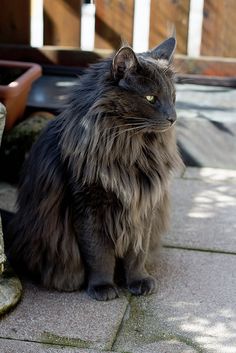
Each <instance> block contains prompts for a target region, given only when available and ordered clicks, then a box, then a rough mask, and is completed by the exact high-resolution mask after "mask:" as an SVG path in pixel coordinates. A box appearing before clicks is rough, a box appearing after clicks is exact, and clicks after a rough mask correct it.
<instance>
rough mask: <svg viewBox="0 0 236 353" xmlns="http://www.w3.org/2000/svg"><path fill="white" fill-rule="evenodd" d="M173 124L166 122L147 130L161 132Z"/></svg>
mask: <svg viewBox="0 0 236 353" xmlns="http://www.w3.org/2000/svg"><path fill="white" fill-rule="evenodd" d="M173 125H174V124H168V125H164V126H153V127H152V128H151V129H148V132H157V133H162V132H166V131H168V130H170V129H171V128H172V127H173Z"/></svg>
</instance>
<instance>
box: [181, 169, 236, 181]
mask: <svg viewBox="0 0 236 353" xmlns="http://www.w3.org/2000/svg"><path fill="white" fill-rule="evenodd" d="M235 167H236V166H235ZM183 178H184V179H203V180H206V181H221V182H222V181H224V182H225V183H228V182H232V183H236V170H231V169H220V168H196V167H188V168H186V169H185V172H184V174H183Z"/></svg>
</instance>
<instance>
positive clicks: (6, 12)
mask: <svg viewBox="0 0 236 353" xmlns="http://www.w3.org/2000/svg"><path fill="white" fill-rule="evenodd" d="M0 8H1V9H0V43H8V44H29V43H30V0H24V1H20V2H19V0H10V1H9V0H1V1H0Z"/></svg>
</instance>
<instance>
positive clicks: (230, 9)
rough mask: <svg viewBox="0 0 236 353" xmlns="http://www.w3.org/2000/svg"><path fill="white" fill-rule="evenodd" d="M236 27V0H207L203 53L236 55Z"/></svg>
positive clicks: (205, 5)
mask: <svg viewBox="0 0 236 353" xmlns="http://www.w3.org/2000/svg"><path fill="white" fill-rule="evenodd" d="M235 29H236V1H235V0H218V1H216V0H205V2H204V19H203V29H202V45H201V54H202V55H211V56H225V57H235V56H236V34H235Z"/></svg>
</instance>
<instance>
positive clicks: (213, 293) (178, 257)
mask: <svg viewBox="0 0 236 353" xmlns="http://www.w3.org/2000/svg"><path fill="white" fill-rule="evenodd" d="M235 267H236V256H235V255H226V254H216V253H205V252H197V251H190V250H180V249H178V250H176V249H166V250H163V251H162V253H161V255H160V260H159V265H158V268H157V272H156V273H157V277H158V280H159V288H158V291H157V293H156V294H154V295H151V296H147V297H142V298H141V297H140V298H133V299H132V300H131V302H130V310H129V311H127V313H126V316H125V318H124V321H123V326H122V328H121V330H120V332H119V335H118V337H117V339H116V342H115V344H114V346H113V349H114V350H117V351H122V352H123V351H125V352H132V353H134V352H135V353H137V352H142V353H143V352H145V353H146V352H149V351H150V350H149V351H148V349H149V348H150V344H155V343H160V342H164V343H167V342H171V341H172V342H173V340H175V341H177V342H179V343H182V344H183V343H184V344H185V345H187V347H189V349H192V350H195V351H196V352H198V353H200V352H202V353H203V352H211V353H235V352H236V296H235V292H236V272H235ZM145 348H147V351H146V350H145ZM190 351H191V350H190ZM154 352H155V350H154ZM156 352H159V351H158V350H157V351H156ZM166 352H168V353H172V352H173V353H175V352H178V349H176V351H175V350H173V351H172V350H170V351H168V350H167V351H166Z"/></svg>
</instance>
